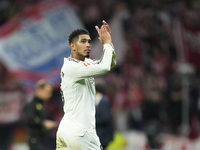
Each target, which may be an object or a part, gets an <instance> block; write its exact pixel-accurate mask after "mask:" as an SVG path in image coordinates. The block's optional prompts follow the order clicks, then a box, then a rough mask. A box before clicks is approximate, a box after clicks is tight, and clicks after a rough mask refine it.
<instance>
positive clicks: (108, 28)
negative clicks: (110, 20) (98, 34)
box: [102, 20, 111, 34]
mask: <svg viewBox="0 0 200 150" xmlns="http://www.w3.org/2000/svg"><path fill="white" fill-rule="evenodd" d="M102 23H103V25H105V26H106V30H107V31H108V32H109V33H110V34H111V31H110V27H109V25H108V24H107V22H106V21H105V20H103V21H102Z"/></svg>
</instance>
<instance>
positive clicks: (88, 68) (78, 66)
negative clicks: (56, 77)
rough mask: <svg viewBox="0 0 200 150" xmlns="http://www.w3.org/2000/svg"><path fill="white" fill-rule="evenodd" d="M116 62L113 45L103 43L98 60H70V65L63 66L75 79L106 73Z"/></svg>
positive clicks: (64, 70)
mask: <svg viewBox="0 0 200 150" xmlns="http://www.w3.org/2000/svg"><path fill="white" fill-rule="evenodd" d="M115 64H116V56H115V51H114V47H113V46H111V45H110V44H105V45H103V54H102V57H101V59H100V60H97V61H92V62H88V63H87V62H79V63H76V62H72V63H71V65H70V66H69V65H67V66H65V67H64V68H63V70H62V71H63V73H64V74H65V72H66V73H67V74H68V75H69V76H71V77H73V78H75V79H77V80H80V79H83V78H89V77H94V76H98V75H103V74H106V73H107V72H109V71H110V69H111V68H112V67H114V66H115Z"/></svg>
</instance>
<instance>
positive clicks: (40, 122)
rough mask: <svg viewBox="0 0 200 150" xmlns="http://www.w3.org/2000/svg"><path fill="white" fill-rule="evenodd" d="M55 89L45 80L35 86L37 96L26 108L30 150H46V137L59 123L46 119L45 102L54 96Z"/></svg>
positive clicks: (25, 115) (25, 116)
mask: <svg viewBox="0 0 200 150" xmlns="http://www.w3.org/2000/svg"><path fill="white" fill-rule="evenodd" d="M52 91H53V88H52V86H51V85H50V84H49V83H47V82H46V81H45V80H39V81H38V82H37V83H36V86H35V96H34V97H33V99H32V100H31V101H30V102H27V104H26V105H25V107H24V119H25V125H26V128H27V134H28V145H29V147H30V150H44V149H45V139H46V137H45V135H46V133H47V131H48V130H50V129H53V128H54V127H56V126H57V123H56V122H54V121H51V120H47V119H46V111H45V107H44V102H45V101H47V100H49V98H50V97H51V96H52Z"/></svg>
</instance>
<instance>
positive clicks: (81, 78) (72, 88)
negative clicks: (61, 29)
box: [58, 44, 116, 136]
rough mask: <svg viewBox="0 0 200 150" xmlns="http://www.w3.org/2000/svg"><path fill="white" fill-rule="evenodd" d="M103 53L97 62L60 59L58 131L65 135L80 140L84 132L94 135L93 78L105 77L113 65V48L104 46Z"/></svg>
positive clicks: (114, 58)
mask: <svg viewBox="0 0 200 150" xmlns="http://www.w3.org/2000/svg"><path fill="white" fill-rule="evenodd" d="M103 49H104V51H103V55H102V57H101V59H100V60H92V59H88V58H85V61H84V62H83V61H80V60H76V59H74V58H71V57H68V58H64V64H63V66H62V69H61V93H62V99H63V103H64V106H63V109H64V116H63V118H62V120H61V122H60V125H59V128H58V130H60V131H61V132H64V133H65V134H68V135H78V136H82V135H84V133H85V132H86V131H88V132H93V131H95V130H94V129H95V84H94V77H95V76H99V75H103V74H106V73H107V72H108V71H110V69H111V68H112V67H114V66H115V64H116V56H115V51H114V47H113V46H112V45H110V44H105V45H103Z"/></svg>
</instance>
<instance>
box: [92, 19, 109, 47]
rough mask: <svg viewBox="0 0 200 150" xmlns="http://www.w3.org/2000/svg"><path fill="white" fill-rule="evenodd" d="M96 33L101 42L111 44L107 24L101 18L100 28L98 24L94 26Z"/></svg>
mask: <svg viewBox="0 0 200 150" xmlns="http://www.w3.org/2000/svg"><path fill="white" fill-rule="evenodd" d="M95 28H96V30H97V32H98V34H99V40H100V42H101V43H102V44H111V36H110V28H109V25H108V24H107V23H106V22H105V21H104V20H103V25H102V26H101V29H99V27H98V26H95Z"/></svg>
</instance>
